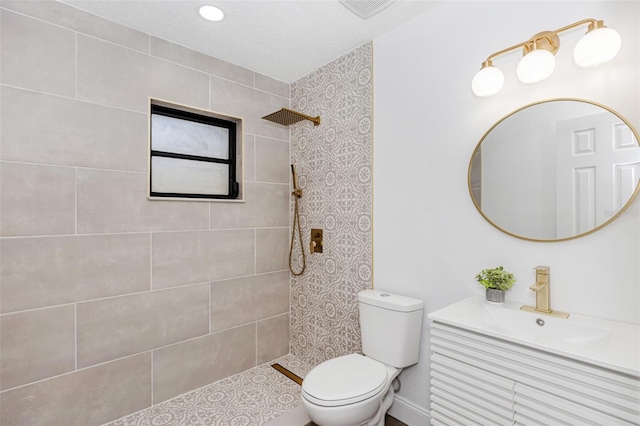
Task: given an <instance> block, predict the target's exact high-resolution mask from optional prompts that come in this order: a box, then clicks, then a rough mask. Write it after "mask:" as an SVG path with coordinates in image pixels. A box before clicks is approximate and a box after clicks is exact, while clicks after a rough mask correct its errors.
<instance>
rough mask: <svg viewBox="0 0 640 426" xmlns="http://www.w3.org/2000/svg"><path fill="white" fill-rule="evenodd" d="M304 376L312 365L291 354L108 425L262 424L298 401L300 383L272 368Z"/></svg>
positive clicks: (210, 425) (231, 425) (207, 425)
mask: <svg viewBox="0 0 640 426" xmlns="http://www.w3.org/2000/svg"><path fill="white" fill-rule="evenodd" d="M273 363H279V364H280V365H282V366H283V367H285V368H287V369H289V370H290V371H292V372H293V373H295V374H297V375H298V376H300V377H304V376H305V375H306V374H307V373H308V372H309V371H310V370H311V368H312V366H310V365H308V364H307V363H305V362H303V361H301V360H300V359H299V358H297V357H295V356H293V355H285V356H283V357H281V358H278V359H276V360H274V361H272V362H269V363H267V364H263V365H260V366H258V367H254V368H252V369H250V370H247V371H244V372H242V373H239V374H236V375H235V376H231V377H228V378H226V379H223V380H220V381H218V382H215V383H212V384H210V385H208V386H204V387H202V388H200V389H196V390H194V391H192V392H189V393H186V394H184V395H180V396H178V397H176V398H173V399H170V400H168V401H165V402H162V403H160V404H157V405H154V406H152V407H149V408H147V409H145V410H142V411H139V412H137V413H134V414H131V415H129V416H126V417H123V418H121V419H118V420H115V421H113V422H110V423H107V424H106V425H105V426H261V425H264V424H266V423H268V422H270V421H271V420H273V419H275V418H276V417H278V416H280V415H281V414H283V413H285V412H287V411H289V410H292V409H294V408H295V407H297V406H298V405H300V386H299V385H298V384H296V383H295V382H293V381H292V380H290V379H289V378H287V377H286V376H284V375H283V374H281V373H279V372H278V371H276V370H275V369H273V368H272V367H271V364H273Z"/></svg>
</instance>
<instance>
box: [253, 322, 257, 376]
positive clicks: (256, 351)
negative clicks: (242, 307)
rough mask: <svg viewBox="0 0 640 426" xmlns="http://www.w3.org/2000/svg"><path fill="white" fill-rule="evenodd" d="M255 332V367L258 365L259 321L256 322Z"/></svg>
mask: <svg viewBox="0 0 640 426" xmlns="http://www.w3.org/2000/svg"><path fill="white" fill-rule="evenodd" d="M255 330H256V360H255V362H254V363H253V365H254V366H257V365H258V321H256V322H255Z"/></svg>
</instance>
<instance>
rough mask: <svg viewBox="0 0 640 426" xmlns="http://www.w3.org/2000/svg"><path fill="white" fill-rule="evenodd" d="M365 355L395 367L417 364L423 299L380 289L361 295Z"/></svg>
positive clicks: (366, 291) (361, 328)
mask: <svg viewBox="0 0 640 426" xmlns="http://www.w3.org/2000/svg"><path fill="white" fill-rule="evenodd" d="M358 304H359V308H360V330H361V332H362V353H363V354H365V355H366V356H368V357H371V358H373V359H375V360H377V361H380V362H382V363H383V364H386V365H390V366H392V367H396V368H404V367H408V366H410V365H412V364H415V363H416V362H418V356H419V354H420V333H421V331H422V311H423V309H424V303H423V302H422V300H419V299H414V298H412V297H405V296H399V295H397V294H391V293H387V292H383V291H377V290H364V291H361V292H360V293H358Z"/></svg>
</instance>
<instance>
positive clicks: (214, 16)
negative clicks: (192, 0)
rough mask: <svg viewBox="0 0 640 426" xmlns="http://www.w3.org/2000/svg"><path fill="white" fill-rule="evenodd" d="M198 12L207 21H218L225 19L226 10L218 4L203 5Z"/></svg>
mask: <svg viewBox="0 0 640 426" xmlns="http://www.w3.org/2000/svg"><path fill="white" fill-rule="evenodd" d="M198 12H199V13H200V16H202V17H203V18H204V19H206V20H207V21H213V22H218V21H222V20H223V19H224V12H223V11H222V10H221V9H220V8H219V7H216V6H202V7H201V8H200V9H198Z"/></svg>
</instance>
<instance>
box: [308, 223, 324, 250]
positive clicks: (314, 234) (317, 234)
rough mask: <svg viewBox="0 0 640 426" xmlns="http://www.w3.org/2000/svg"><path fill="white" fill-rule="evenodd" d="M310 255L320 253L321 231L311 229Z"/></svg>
mask: <svg viewBox="0 0 640 426" xmlns="http://www.w3.org/2000/svg"><path fill="white" fill-rule="evenodd" d="M309 252H310V253H322V229H316V228H312V229H311V242H310V243H309Z"/></svg>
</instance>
